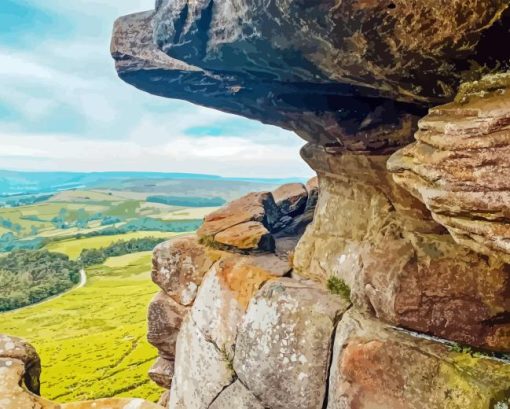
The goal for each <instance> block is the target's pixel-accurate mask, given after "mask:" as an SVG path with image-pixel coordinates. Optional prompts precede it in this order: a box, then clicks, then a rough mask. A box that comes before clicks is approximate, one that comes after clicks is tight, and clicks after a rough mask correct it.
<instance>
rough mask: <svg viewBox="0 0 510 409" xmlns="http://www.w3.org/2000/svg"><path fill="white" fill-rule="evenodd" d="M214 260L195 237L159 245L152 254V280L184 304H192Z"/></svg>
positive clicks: (173, 240) (182, 238)
mask: <svg viewBox="0 0 510 409" xmlns="http://www.w3.org/2000/svg"><path fill="white" fill-rule="evenodd" d="M212 263H213V261H212V260H210V259H209V257H208V256H207V254H206V249H205V248H204V247H203V246H201V245H200V244H198V239H197V238H196V237H195V236H188V237H178V238H176V239H172V240H169V241H166V242H164V243H161V244H159V245H158V246H157V247H156V248H155V249H154V253H153V259H152V265H153V267H152V280H153V281H154V282H155V283H156V284H157V285H158V286H159V287H160V288H161V289H162V290H163V291H165V292H166V293H167V294H168V295H169V296H170V297H172V298H173V299H174V300H175V301H177V302H178V303H179V304H182V305H191V304H192V303H193V300H194V299H195V297H196V293H197V290H198V286H199V285H200V283H201V282H202V277H203V276H204V274H205V273H206V272H207V271H208V270H209V268H210V267H211V265H212Z"/></svg>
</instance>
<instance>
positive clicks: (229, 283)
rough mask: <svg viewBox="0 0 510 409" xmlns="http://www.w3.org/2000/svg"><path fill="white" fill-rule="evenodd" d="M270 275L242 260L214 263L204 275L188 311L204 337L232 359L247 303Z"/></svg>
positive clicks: (235, 259) (234, 258)
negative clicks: (238, 329) (195, 297)
mask: <svg viewBox="0 0 510 409" xmlns="http://www.w3.org/2000/svg"><path fill="white" fill-rule="evenodd" d="M271 278H272V277H271V275H269V274H268V272H267V271H265V270H263V269H261V268H257V267H254V266H252V265H250V264H249V263H247V262H246V261H245V260H243V259H242V258H241V259H240V258H237V257H231V258H228V259H223V260H220V261H218V262H217V263H216V264H215V265H214V266H213V267H212V268H211V270H210V271H209V273H207V275H206V277H205V279H204V282H203V283H202V286H201V287H200V291H199V294H198V297H197V299H196V301H195V304H194V305H193V308H192V309H191V315H192V317H193V321H194V322H195V323H196V325H197V326H198V327H199V328H200V330H201V332H202V333H203V334H204V336H205V338H206V339H208V340H209V341H211V342H213V343H214V344H215V345H216V347H217V348H218V349H219V350H222V351H225V353H226V354H227V355H228V356H230V357H232V356H233V354H234V345H235V341H236V337H237V328H238V325H239V323H240V322H241V319H242V318H243V316H244V313H245V311H246V308H247V307H248V303H249V302H250V300H251V298H252V297H253V295H254V294H255V293H256V292H257V291H258V289H259V288H260V287H261V286H262V284H263V283H264V282H266V281H268V280H269V279H271Z"/></svg>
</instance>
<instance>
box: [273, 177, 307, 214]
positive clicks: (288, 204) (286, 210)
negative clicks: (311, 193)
mask: <svg viewBox="0 0 510 409" xmlns="http://www.w3.org/2000/svg"><path fill="white" fill-rule="evenodd" d="M273 197H274V201H275V203H276V206H278V209H280V213H281V214H282V215H290V216H294V215H297V214H299V213H302V212H303V211H304V208H305V206H306V202H307V199H308V191H307V190H306V187H305V186H304V185H303V184H302V183H288V184H286V185H282V186H280V187H279V188H278V189H276V190H274V191H273Z"/></svg>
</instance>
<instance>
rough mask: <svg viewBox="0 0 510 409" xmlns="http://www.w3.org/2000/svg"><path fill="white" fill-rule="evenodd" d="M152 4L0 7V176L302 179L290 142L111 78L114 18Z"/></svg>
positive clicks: (100, 1) (47, 1)
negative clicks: (137, 173) (0, 172)
mask: <svg viewBox="0 0 510 409" xmlns="http://www.w3.org/2000/svg"><path fill="white" fill-rule="evenodd" d="M153 4H154V0H0V27H1V28H0V168H2V169H15V170H67V171H70V170H73V171H107V170H144V171H165V172H192V173H214V174H219V175H225V176H243V177H244V176H245V177H290V176H309V175H311V171H310V170H309V169H308V167H307V166H306V165H305V164H304V162H303V161H302V160H301V159H300V158H299V155H298V152H299V148H300V147H301V146H302V145H303V141H301V140H300V139H299V138H298V137H297V136H295V135H294V134H292V133H290V132H287V131H284V130H281V129H278V128H275V127H271V126H266V125H262V124H259V123H258V122H254V121H250V120H247V119H243V118H239V117H235V116H232V115H228V114H225V113H221V112H218V111H214V110H210V109H207V108H203V107H198V106H195V105H192V104H189V103H186V102H182V101H174V100H167V99H162V98H158V97H155V96H152V95H148V94H145V93H143V92H141V91H138V90H136V89H135V88H132V87H130V86H129V85H127V84H124V83H123V82H122V81H121V80H120V79H118V78H117V76H116V73H115V70H114V68H113V62H112V60H111V58H110V55H109V41H110V33H111V28H112V24H113V21H114V20H115V18H116V17H118V16H120V15H124V14H128V13H131V12H136V11H143V10H148V9H151V8H152V7H153Z"/></svg>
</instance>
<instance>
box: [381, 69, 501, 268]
mask: <svg viewBox="0 0 510 409" xmlns="http://www.w3.org/2000/svg"><path fill="white" fill-rule="evenodd" d="M509 92H510V74H500V75H494V76H489V77H486V78H484V79H483V80H482V81H479V82H476V83H469V84H465V85H464V86H463V87H462V88H461V90H460V92H459V95H458V96H457V98H456V101H454V102H451V103H449V104H447V105H442V106H439V107H435V108H433V109H431V110H430V113H429V115H427V116H426V117H425V118H423V119H422V120H421V121H420V130H419V131H418V132H417V133H416V135H415V137H416V142H415V143H413V144H411V145H409V146H407V147H405V148H404V149H402V150H400V151H398V152H397V153H395V154H394V155H393V156H392V158H391V160H390V161H389V163H388V166H389V169H390V170H391V171H392V172H393V173H394V178H395V181H396V182H397V183H398V184H399V185H401V186H403V187H404V188H406V189H407V190H408V191H409V192H411V193H412V194H413V195H415V196H416V197H417V198H418V199H420V200H421V201H422V202H423V203H425V204H426V205H427V208H428V209H429V210H430V211H431V212H432V214H433V216H434V219H435V220H436V221H437V222H438V223H440V224H442V225H443V226H445V227H446V228H447V229H448V231H449V232H450V234H451V235H452V237H453V238H454V239H455V241H457V242H458V243H460V244H462V245H464V246H466V247H469V248H471V249H472V250H474V251H476V252H478V253H482V254H485V255H487V256H491V257H492V258H498V259H501V260H504V261H506V262H510V161H509V157H510V130H509V126H510V97H509V95H508V93H509Z"/></svg>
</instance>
